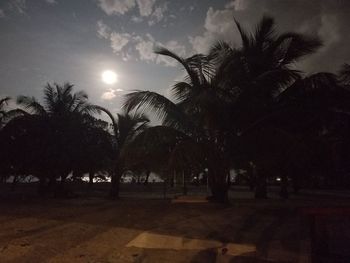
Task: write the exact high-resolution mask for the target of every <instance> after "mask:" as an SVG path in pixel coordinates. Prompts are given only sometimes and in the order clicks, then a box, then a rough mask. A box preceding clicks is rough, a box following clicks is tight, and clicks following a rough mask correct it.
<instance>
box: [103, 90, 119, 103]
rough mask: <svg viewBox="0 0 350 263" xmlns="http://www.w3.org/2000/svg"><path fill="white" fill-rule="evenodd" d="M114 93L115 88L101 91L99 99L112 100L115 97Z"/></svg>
mask: <svg viewBox="0 0 350 263" xmlns="http://www.w3.org/2000/svg"><path fill="white" fill-rule="evenodd" d="M115 93H116V90H114V89H110V90H109V91H106V92H104V93H102V96H101V99H103V100H112V99H114V98H115V97H117V95H116V94H115Z"/></svg>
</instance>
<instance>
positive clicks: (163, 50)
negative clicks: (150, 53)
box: [154, 47, 199, 85]
mask: <svg viewBox="0 0 350 263" xmlns="http://www.w3.org/2000/svg"><path fill="white" fill-rule="evenodd" d="M154 52H155V53H156V54H158V55H163V56H168V57H171V58H173V59H175V60H176V61H177V62H179V63H180V64H181V65H182V66H183V67H184V69H185V71H186V72H187V74H188V75H189V76H190V79H191V82H192V83H193V85H198V84H199V80H198V77H197V75H196V73H195V72H194V71H193V70H192V69H191V67H190V66H189V65H188V64H187V63H186V60H185V59H183V58H181V57H179V56H178V55H176V54H175V53H174V52H171V51H170V50H168V49H166V48H164V47H156V48H155V49H154Z"/></svg>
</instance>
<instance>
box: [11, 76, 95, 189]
mask: <svg viewBox="0 0 350 263" xmlns="http://www.w3.org/2000/svg"><path fill="white" fill-rule="evenodd" d="M17 103H18V104H19V105H20V106H22V107H23V108H24V110H25V111H27V112H28V114H26V115H25V116H22V117H19V119H18V120H16V119H15V120H14V121H17V123H19V124H21V123H22V124H23V125H30V123H36V125H34V126H33V125H30V127H33V129H34V130H35V131H36V132H35V134H36V135H37V136H38V139H40V143H39V144H40V145H41V146H40V147H39V146H38V147H37V149H36V151H37V152H36V155H33V156H36V157H37V158H39V159H40V158H41V161H42V164H41V165H40V166H41V169H40V170H41V176H44V177H45V176H50V181H51V182H52V183H54V182H55V181H56V178H57V177H60V178H61V182H62V183H63V182H64V181H65V179H66V177H67V176H68V174H69V173H70V172H71V171H72V169H73V168H74V167H75V163H76V162H77V158H78V155H79V151H81V150H82V146H81V145H82V142H81V140H82V138H83V137H84V136H82V131H83V130H84V129H85V128H86V126H87V123H88V117H89V116H90V115H91V114H92V113H96V112H98V109H97V108H96V106H94V105H91V104H90V103H89V102H88V96H87V95H86V94H85V93H84V92H82V91H80V92H75V93H74V92H73V85H71V84H69V83H66V84H64V85H63V86H60V85H58V84H54V85H51V84H47V86H46V87H45V88H44V103H43V104H41V103H39V102H38V101H37V100H36V99H35V98H34V97H27V96H19V97H18V98H17ZM22 119H23V120H22ZM19 127H22V126H21V125H19ZM39 127H41V128H42V129H39ZM22 128H23V127H22ZM38 129H39V130H40V131H39V130H38ZM24 130H25V131H27V129H25V128H24ZM40 137H41V138H40ZM39 150H40V152H38V151H39ZM43 160H45V162H43ZM44 171H45V173H46V174H44Z"/></svg>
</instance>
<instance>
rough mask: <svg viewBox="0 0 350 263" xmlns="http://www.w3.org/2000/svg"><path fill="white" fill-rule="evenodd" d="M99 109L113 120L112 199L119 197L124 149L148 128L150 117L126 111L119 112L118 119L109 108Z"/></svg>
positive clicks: (124, 167) (123, 164) (123, 165)
mask: <svg viewBox="0 0 350 263" xmlns="http://www.w3.org/2000/svg"><path fill="white" fill-rule="evenodd" d="M97 109H98V110H99V111H102V112H105V113H106V114H107V115H108V117H109V118H110V119H111V121H112V127H113V133H114V137H115V149H114V167H113V171H112V176H111V189H110V194H109V195H110V197H111V198H112V199H118V198H119V186H120V179H121V177H122V175H123V173H124V172H125V169H126V164H125V160H124V151H125V149H126V147H127V146H128V145H129V144H130V143H131V142H132V141H133V139H134V138H135V137H136V136H137V134H139V133H140V132H142V130H143V129H145V128H147V124H148V123H149V119H148V118H147V117H146V115H144V114H128V113H126V112H124V113H122V114H117V119H116V118H115V117H114V116H113V114H112V113H111V112H110V111H109V110H107V109H105V108H103V107H97Z"/></svg>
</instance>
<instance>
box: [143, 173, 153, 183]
mask: <svg viewBox="0 0 350 263" xmlns="http://www.w3.org/2000/svg"><path fill="white" fill-rule="evenodd" d="M150 174H151V172H150V171H146V179H145V182H144V185H147V184H148V179H149V176H150Z"/></svg>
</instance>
